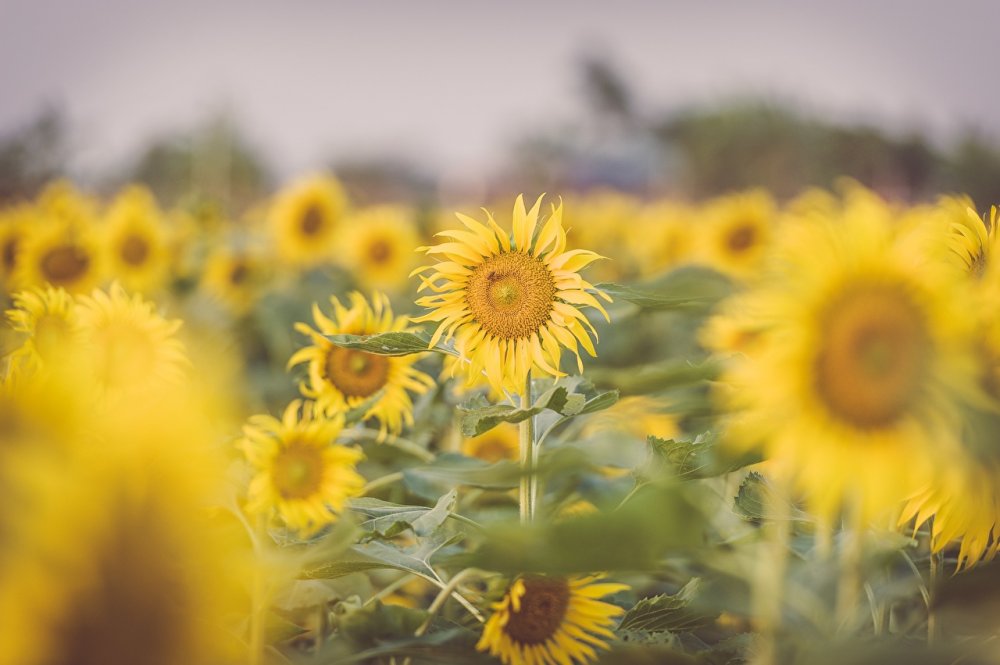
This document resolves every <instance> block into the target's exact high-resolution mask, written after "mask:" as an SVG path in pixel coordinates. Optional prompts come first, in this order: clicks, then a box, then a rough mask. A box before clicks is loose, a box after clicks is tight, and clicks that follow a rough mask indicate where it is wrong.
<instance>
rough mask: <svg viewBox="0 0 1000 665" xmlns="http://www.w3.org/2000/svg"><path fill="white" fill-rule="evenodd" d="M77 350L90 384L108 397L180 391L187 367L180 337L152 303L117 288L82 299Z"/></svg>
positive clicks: (174, 324) (176, 324)
mask: <svg viewBox="0 0 1000 665" xmlns="http://www.w3.org/2000/svg"><path fill="white" fill-rule="evenodd" d="M75 317H76V320H77V323H78V333H77V340H76V343H75V346H74V349H75V351H76V352H77V353H79V354H80V355H81V356H82V357H83V358H84V359H85V360H84V363H85V365H86V370H85V371H86V372H87V376H86V378H87V379H89V380H91V381H93V382H94V383H93V385H94V386H95V388H97V389H98V390H99V391H101V392H102V393H103V395H104V396H106V397H114V398H117V397H119V396H124V395H135V394H138V393H149V392H155V391H158V390H161V389H162V388H164V387H165V386H168V385H176V384H177V383H179V381H180V380H181V379H182V377H183V376H184V373H185V370H186V368H187V366H188V361H187V356H186V354H185V352H184V346H183V345H182V344H181V342H180V340H178V339H177V336H176V333H177V330H178V328H180V326H181V321H179V320H172V321H170V320H167V319H165V318H163V317H162V316H161V315H160V314H158V313H157V312H156V309H155V306H154V305H153V303H151V302H148V301H146V300H143V298H142V296H139V295H138V294H133V295H129V294H127V293H126V292H125V289H123V288H122V287H121V285H119V284H113V285H112V286H111V288H110V289H109V290H108V292H104V291H100V290H95V291H94V292H93V293H92V294H91V295H89V296H80V297H79V298H78V304H77V306H76V311H75Z"/></svg>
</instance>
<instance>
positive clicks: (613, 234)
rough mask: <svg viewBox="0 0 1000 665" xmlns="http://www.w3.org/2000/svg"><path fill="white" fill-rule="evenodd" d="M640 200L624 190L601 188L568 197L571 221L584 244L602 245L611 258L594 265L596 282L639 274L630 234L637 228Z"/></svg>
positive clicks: (579, 239) (603, 252)
mask: <svg viewBox="0 0 1000 665" xmlns="http://www.w3.org/2000/svg"><path fill="white" fill-rule="evenodd" d="M640 211H641V208H640V205H639V201H638V200H637V199H636V198H635V197H633V196H629V195H627V194H623V193H621V192H616V191H610V190H601V191H596V192H592V193H589V194H587V195H586V196H584V197H581V198H578V199H572V200H569V201H567V213H566V216H567V219H566V221H567V223H568V224H569V226H570V227H572V229H573V232H574V233H575V234H576V239H577V242H578V243H579V244H580V246H582V247H600V248H601V253H602V254H603V255H604V256H605V257H608V258H610V259H611V260H610V261H601V262H600V263H598V264H595V265H594V266H592V267H591V271H592V272H591V274H592V275H593V277H594V282H595V283H596V282H615V281H620V280H622V279H627V278H631V277H634V276H635V272H636V271H635V270H634V268H633V266H634V261H632V260H631V257H630V255H629V251H628V247H627V246H626V242H627V237H628V236H629V235H631V234H634V233H635V232H636V230H635V226H636V220H637V219H638V218H639V216H640Z"/></svg>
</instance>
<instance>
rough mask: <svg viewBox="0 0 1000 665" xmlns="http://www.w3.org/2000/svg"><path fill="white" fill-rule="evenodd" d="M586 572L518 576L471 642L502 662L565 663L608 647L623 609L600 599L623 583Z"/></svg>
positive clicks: (515, 664)
mask: <svg viewBox="0 0 1000 665" xmlns="http://www.w3.org/2000/svg"><path fill="white" fill-rule="evenodd" d="M600 579H601V578H600V576H596V575H595V576H589V577H573V578H562V577H542V576H535V575H530V576H524V577H519V578H518V579H517V580H515V581H514V583H513V584H512V585H511V587H510V589H508V590H507V593H506V595H504V597H503V599H502V600H501V601H500V602H498V603H495V604H494V605H493V610H494V611H493V615H492V616H491V617H490V618H489V620H488V621H487V622H486V625H485V627H484V628H483V635H482V637H481V638H480V639H479V642H478V643H477V644H476V649H477V650H478V651H488V652H489V653H490V655H492V656H496V657H497V658H499V659H500V660H501V662H503V663H504V665H566V664H567V663H586V662H588V661H592V660H596V659H597V649H607V648H608V644H607V640H608V639H609V638H614V633H613V632H611V628H612V626H614V624H615V618H616V617H618V616H620V615H622V614H624V613H625V610H623V609H622V608H620V607H618V606H617V605H611V604H610V603H605V602H603V601H601V600H598V599H599V598H603V597H604V596H607V595H609V594H613V593H618V592H619V591H624V590H626V589H628V588H629V587H628V585H625V584H614V583H609V582H603V583H602V582H598V580H600Z"/></svg>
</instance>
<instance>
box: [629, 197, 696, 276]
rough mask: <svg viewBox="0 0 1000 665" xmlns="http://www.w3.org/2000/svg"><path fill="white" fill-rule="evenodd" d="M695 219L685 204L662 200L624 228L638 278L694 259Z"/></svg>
mask: <svg viewBox="0 0 1000 665" xmlns="http://www.w3.org/2000/svg"><path fill="white" fill-rule="evenodd" d="M693 217H694V213H693V211H692V210H691V209H690V208H689V207H688V206H686V205H683V204H680V203H675V202H672V201H660V202H657V203H654V204H652V205H649V206H646V207H645V208H644V209H643V210H642V211H641V212H640V213H639V215H638V216H637V217H636V219H635V220H634V221H632V223H630V224H628V225H627V226H626V227H625V243H626V246H627V247H628V250H629V255H630V256H631V257H632V259H633V260H634V261H635V262H636V264H637V265H638V267H639V276H641V277H649V276H652V275H655V274H657V273H659V272H662V271H664V270H667V269H669V268H673V267H675V266H678V265H680V264H683V263H684V262H686V261H688V260H690V259H691V258H692V252H693V250H694V245H695V243H694V238H695V235H694V233H693V221H692V220H693Z"/></svg>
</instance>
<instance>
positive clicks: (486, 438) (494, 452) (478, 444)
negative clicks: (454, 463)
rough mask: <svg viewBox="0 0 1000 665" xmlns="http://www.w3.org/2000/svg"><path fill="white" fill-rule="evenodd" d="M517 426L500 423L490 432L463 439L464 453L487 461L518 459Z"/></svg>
mask: <svg viewBox="0 0 1000 665" xmlns="http://www.w3.org/2000/svg"><path fill="white" fill-rule="evenodd" d="M519 445H520V444H519V439H518V433H517V427H516V426H514V425H511V424H510V423H500V424H499V425H497V426H496V427H494V428H493V429H491V430H490V431H488V432H483V433H482V434H480V435H479V436H474V437H471V438H467V439H464V440H463V441H462V454H464V455H468V456H469V457H478V458H479V459H481V460H485V461H487V462H502V461H503V460H516V459H517V458H518V455H519V451H520V448H519Z"/></svg>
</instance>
